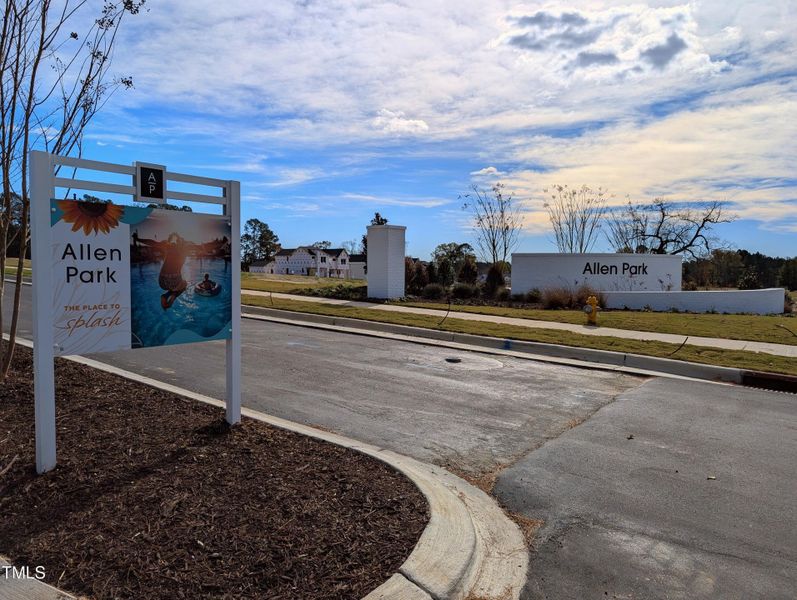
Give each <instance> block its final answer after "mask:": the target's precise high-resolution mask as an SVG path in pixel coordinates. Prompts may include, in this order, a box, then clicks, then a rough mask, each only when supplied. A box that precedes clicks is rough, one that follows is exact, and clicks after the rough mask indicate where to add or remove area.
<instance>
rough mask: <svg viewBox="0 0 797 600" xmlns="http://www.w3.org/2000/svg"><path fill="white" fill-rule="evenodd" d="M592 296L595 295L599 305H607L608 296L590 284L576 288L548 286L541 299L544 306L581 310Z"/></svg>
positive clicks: (602, 306) (603, 306)
mask: <svg viewBox="0 0 797 600" xmlns="http://www.w3.org/2000/svg"><path fill="white" fill-rule="evenodd" d="M590 296H595V298H596V299H597V300H598V306H600V307H601V308H605V307H606V296H605V295H604V294H602V293H601V292H596V291H595V290H594V289H592V288H591V287H590V286H588V285H581V286H579V287H577V288H576V289H575V290H573V289H572V288H568V287H564V286H562V287H555V288H548V289H546V290H544V291H543V292H542V298H541V301H542V305H543V308H550V309H559V308H572V309H574V310H581V309H582V308H584V306H585V305H586V304H587V300H588V299H589V297H590Z"/></svg>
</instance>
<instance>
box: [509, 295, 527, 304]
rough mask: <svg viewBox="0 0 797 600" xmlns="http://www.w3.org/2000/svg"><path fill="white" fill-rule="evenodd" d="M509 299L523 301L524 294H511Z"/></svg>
mask: <svg viewBox="0 0 797 600" xmlns="http://www.w3.org/2000/svg"><path fill="white" fill-rule="evenodd" d="M510 299H511V300H512V302H523V301H524V300H525V299H526V294H512V295H511V296H510Z"/></svg>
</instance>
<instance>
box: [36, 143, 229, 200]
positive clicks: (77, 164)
mask: <svg viewBox="0 0 797 600" xmlns="http://www.w3.org/2000/svg"><path fill="white" fill-rule="evenodd" d="M38 154H40V155H43V156H42V158H41V160H42V161H43V162H45V163H49V165H50V169H51V171H50V172H51V173H52V172H53V170H54V171H55V175H54V176H53V178H52V184H53V187H55V188H64V189H75V190H85V191H94V192H106V193H111V194H121V195H125V196H131V197H132V199H133V200H137V198H136V195H137V194H136V185H135V177H136V165H135V164H130V165H120V164H116V163H110V162H104V161H99V160H90V159H86V158H76V157H73V156H58V155H56V154H49V153H47V152H41V151H38V150H33V151H31V156H34V155H38ZM138 164H141V165H144V166H148V165H149V166H153V167H157V168H161V167H162V165H156V164H154V163H146V162H140V163H138ZM60 167H69V168H72V169H85V170H89V171H99V172H104V173H116V174H119V175H129V176H130V184H128V185H124V184H118V183H105V182H100V181H90V180H85V179H72V178H68V177H60V176H58V172H59V169H60ZM162 168H163V169H164V195H165V200H164V202H162V204H167V203H168V201H169V200H176V201H181V202H197V203H201V204H218V205H221V206H224V207H229V206H230V204H231V201H232V188H233V187H235V188H236V189H240V185H241V184H240V182H238V181H233V180H226V179H217V178H214V177H206V176H203V175H191V174H188V173H177V172H174V171H169V170H167V169H166V168H165V167H162ZM170 181H174V182H180V183H188V184H194V185H201V186H205V187H211V188H220V190H221V194H220V195H218V196H217V195H213V194H200V193H193V192H178V191H176V190H170V189H169V186H168V182H170ZM53 197H54V196H53ZM144 202H151V200H144Z"/></svg>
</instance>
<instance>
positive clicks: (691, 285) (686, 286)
mask: <svg viewBox="0 0 797 600" xmlns="http://www.w3.org/2000/svg"><path fill="white" fill-rule="evenodd" d="M681 289H682V290H683V291H685V292H695V291H697V283H695V281H694V280H693V279H686V280H684V282H683V285H682V286H681Z"/></svg>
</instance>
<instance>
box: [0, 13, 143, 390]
mask: <svg viewBox="0 0 797 600" xmlns="http://www.w3.org/2000/svg"><path fill="white" fill-rule="evenodd" d="M144 2H145V0H138V1H136V0H119V1H114V0H106V1H105V2H104V3H103V5H102V8H101V9H100V13H99V15H98V16H97V18H96V19H94V21H93V22H92V24H91V25H90V26H89V28H88V31H86V33H85V35H84V37H83V38H82V40H81V36H80V35H79V34H78V33H77V32H75V31H70V30H69V27H70V25H71V22H73V21H75V22H78V18H77V17H78V13H79V12H80V11H81V9H83V8H88V5H89V4H88V2H87V0H79V1H76V2H75V1H70V0H64V1H63V2H62V3H61V4H60V8H58V9H55V8H53V6H52V0H4V1H3V4H4V7H3V15H2V25H0V117H2V124H0V170H1V171H2V200H1V201H0V270H2V272H3V275H5V269H6V265H7V260H6V258H7V253H8V252H9V250H10V249H11V248H12V246H13V247H14V248H15V252H16V254H17V255H18V257H19V261H18V263H17V269H16V273H15V281H16V286H15V291H14V298H13V301H12V311H11V324H10V328H9V335H10V340H9V343H8V344H6V345H5V346H4V348H3V353H2V356H1V357H0V379H3V378H5V376H6V374H7V373H8V368H9V366H10V363H11V358H12V356H13V352H14V345H15V336H16V331H17V323H18V319H19V309H20V299H21V296H20V294H21V289H22V285H21V283H22V274H23V269H24V260H23V259H24V257H25V255H26V252H27V245H28V240H29V235H30V233H29V227H28V215H29V207H30V198H29V196H28V180H27V176H28V154H29V151H30V150H32V149H35V148H41V149H44V150H47V151H49V152H53V153H56V154H60V155H70V154H75V153H78V154H79V153H80V151H81V148H82V143H83V132H84V131H85V129H86V127H87V126H88V124H89V122H90V121H91V119H92V118H93V117H94V116H95V115H96V114H97V111H98V110H100V109H101V108H102V107H103V105H104V103H105V102H106V101H107V100H108V98H109V97H110V95H111V94H112V93H113V92H114V91H115V90H116V89H118V88H119V87H123V88H129V87H132V84H133V83H132V79H130V78H129V77H117V78H111V77H110V75H109V69H110V65H111V56H112V53H113V47H114V43H115V41H116V35H117V32H118V30H119V27H120V24H121V22H122V19H123V17H124V16H125V15H126V14H137V13H138V12H139V11H140V9H141V7H142V6H143V4H144ZM70 44H74V49H73V50H72V51H71V52H70V53H69V56H68V57H67V59H66V60H64V59H62V58H61V56H62V55H63V54H64V50H65V49H67V47H68V45H70ZM47 65H49V66H51V67H52V73H53V74H54V75H52V76H49V77H48V76H44V75H43V74H42V71H43V70H44V67H45V66H47ZM4 300H5V279H4V278H0V330H2V328H3V322H2V318H3V317H2V316H3V303H4Z"/></svg>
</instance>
